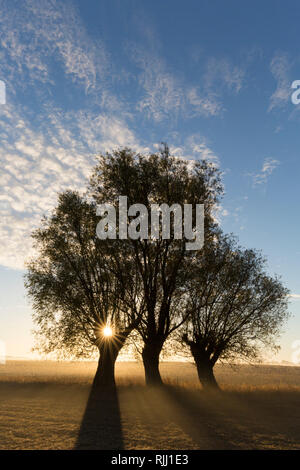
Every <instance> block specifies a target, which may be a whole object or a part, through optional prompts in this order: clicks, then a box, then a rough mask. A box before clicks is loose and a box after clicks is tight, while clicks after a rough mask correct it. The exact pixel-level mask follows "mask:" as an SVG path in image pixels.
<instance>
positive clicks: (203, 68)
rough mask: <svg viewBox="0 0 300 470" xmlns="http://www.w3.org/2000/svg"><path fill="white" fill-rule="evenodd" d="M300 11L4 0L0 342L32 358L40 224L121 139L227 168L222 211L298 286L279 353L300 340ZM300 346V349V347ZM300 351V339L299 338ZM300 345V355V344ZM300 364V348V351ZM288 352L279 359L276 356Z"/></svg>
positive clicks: (292, 5)
mask: <svg viewBox="0 0 300 470" xmlns="http://www.w3.org/2000/svg"><path fill="white" fill-rule="evenodd" d="M299 14H300V5H298V4H297V2H295V1H276V0H273V1H272V2H260V1H256V0H255V1H252V2H248V3H246V2H240V1H238V0H235V1H232V0H227V1H226V2H224V1H223V0H218V1H216V0H209V1H206V0H201V1H199V0H189V1H187V2H183V1H179V0H164V1H160V2H159V1H151V2H150V1H146V0H102V1H99V0H98V1H96V0H85V1H83V0H77V1H76V0H73V1H68V0H64V1H63V2H62V1H55V0H38V1H37V0H24V1H22V2H20V1H15V0H8V1H6V0H0V31H1V37H0V80H2V82H4V83H5V87H6V103H5V104H0V162H1V166H0V342H2V343H0V346H1V344H2V346H3V345H5V346H6V353H7V355H9V356H26V357H30V349H31V347H32V345H33V339H32V334H31V330H32V328H33V326H32V323H31V312H32V310H31V306H30V303H29V301H28V299H26V293H25V289H24V286H23V275H24V272H25V271H24V262H25V261H26V259H28V257H29V256H30V254H31V253H32V247H31V238H30V233H31V231H32V229H33V228H34V227H36V226H38V225H39V221H40V219H41V217H42V215H44V214H45V215H47V214H49V213H50V211H51V209H52V208H53V207H54V206H55V204H56V200H57V193H58V192H59V191H61V190H64V189H66V188H72V189H78V190H80V191H82V190H84V188H85V186H86V183H87V180H88V177H89V174H90V171H91V168H92V166H93V165H94V163H95V157H96V155H97V154H99V153H100V152H105V151H110V150H113V149H115V148H118V147H120V146H128V147H131V148H133V149H134V150H135V151H140V152H145V153H147V152H150V151H156V150H157V149H158V148H159V145H160V143H161V142H167V143H168V144H169V146H170V149H171V152H172V153H173V155H175V156H183V157H185V158H193V159H201V158H207V159H208V160H210V161H212V162H214V163H215V164H216V165H218V167H219V168H220V170H221V171H222V173H223V182H224V185H225V196H224V198H223V200H222V202H221V205H220V207H219V211H218V219H219V221H220V224H221V227H222V228H223V230H224V231H225V232H232V233H234V234H235V235H237V236H238V238H239V241H240V243H241V245H242V246H245V247H249V248H257V249H260V250H262V252H263V254H264V255H265V256H266V257H267V260H268V272H269V273H270V274H274V273H276V274H278V275H280V276H281V278H282V281H283V283H284V285H285V286H287V287H288V288H289V289H290V292H291V297H290V302H289V309H290V312H291V314H292V316H291V318H290V320H289V322H288V324H287V325H286V326H285V328H284V333H283V335H282V337H281V339H280V344H281V346H282V348H281V351H280V353H279V354H278V355H277V356H276V358H275V359H276V360H279V361H281V360H285V361H292V360H293V359H292V358H293V357H295V353H296V352H297V351H296V350H295V348H296V346H295V345H297V344H298V345H299V344H300V342H299V340H300V273H299V268H300V246H299V242H298V241H299V239H300V237H299V235H300V221H299V216H298V208H299V203H300V189H299V175H300V158H299V148H300V132H299V128H300V104H299V105H295V104H293V103H292V100H291V96H292V92H293V90H292V88H291V85H292V82H293V81H294V80H298V79H300V50H299V21H298V18H299ZM297 341H298V343H296V342H297ZM297 347H298V348H299V346H297ZM296 355H297V354H296ZM298 357H299V358H300V354H299V355H298ZM273 359H274V358H273Z"/></svg>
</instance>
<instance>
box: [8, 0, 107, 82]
mask: <svg viewBox="0 0 300 470" xmlns="http://www.w3.org/2000/svg"><path fill="white" fill-rule="evenodd" d="M13 3H14V0H11V1H9V2H7V1H5V0H1V2H0V6H1V17H0V28H1V46H2V57H1V59H2V60H1V62H2V64H1V68H2V70H3V71H4V73H5V74H6V75H7V73H8V71H9V72H10V73H9V75H10V76H9V77H7V78H8V80H9V82H10V83H11V85H12V84H13V83H14V84H15V85H18V86H20V77H21V76H22V80H23V81H26V80H31V81H39V82H44V83H45V82H46V83H47V82H48V83H51V82H52V79H53V76H52V61H53V60H55V61H56V62H57V63H60V64H61V66H62V67H63V69H64V72H65V74H66V75H68V76H69V77H70V78H71V79H72V80H74V81H75V82H77V83H79V84H82V85H83V86H84V88H85V90H86V91H88V90H92V89H95V87H96V84H100V83H101V81H102V80H103V79H104V77H105V76H106V74H107V72H108V69H109V60H108V56H107V53H106V51H105V48H104V46H103V44H102V43H101V42H100V41H97V42H95V41H92V40H91V39H90V38H89V36H88V34H87V33H86V30H85V28H84V25H83V24H82V21H81V19H80V17H79V15H78V13H77V11H76V8H75V7H74V5H73V4H72V3H71V2H69V1H68V0H66V1H64V2H57V1H55V0H28V1H26V2H23V3H22V8H20V5H19V2H15V3H16V4H15V6H13V5H12V4H13ZM16 81H17V82H16ZM52 83H53V82H52Z"/></svg>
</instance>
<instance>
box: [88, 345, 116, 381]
mask: <svg viewBox="0 0 300 470" xmlns="http://www.w3.org/2000/svg"><path fill="white" fill-rule="evenodd" d="M99 353H100V357H99V361H98V367H97V371H96V375H95V378H94V382H93V385H94V386H97V387H98V386H100V387H115V362H116V359H117V357H118V353H119V349H117V348H116V347H115V346H114V345H113V344H112V343H111V342H108V343H106V342H104V344H103V345H101V347H100V348H99Z"/></svg>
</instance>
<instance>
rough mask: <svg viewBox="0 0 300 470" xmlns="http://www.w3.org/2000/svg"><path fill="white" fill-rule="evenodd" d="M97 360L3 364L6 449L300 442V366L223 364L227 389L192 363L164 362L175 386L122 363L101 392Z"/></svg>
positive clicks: (0, 398)
mask: <svg viewBox="0 0 300 470" xmlns="http://www.w3.org/2000/svg"><path fill="white" fill-rule="evenodd" d="M95 369H96V363H94V362H55V361H8V362H7V363H6V364H4V365H0V416H1V419H0V449H74V448H77V449H156V450H158V449H299V447H300V412H299V404H300V367H296V366H295V367H292V366H275V365H258V366H250V365H239V366H237V365H236V366H234V367H232V366H229V365H219V366H218V367H217V368H216V377H217V380H218V382H219V384H220V386H221V388H222V392H215V393H208V392H204V391H203V390H202V389H201V386H200V385H199V383H198V379H197V376H196V371H195V368H194V366H193V365H192V364H190V363H175V362H168V363H167V362H163V363H162V364H161V373H162V376H163V379H164V382H165V384H166V385H165V386H164V387H163V388H160V389H149V388H147V387H145V385H144V377H143V367H142V365H141V364H140V363H134V362H118V363H117V369H116V378H117V390H116V391H115V393H110V394H107V393H99V392H97V394H96V396H95V394H94V393H93V391H92V389H91V384H92V379H93V375H94V372H95Z"/></svg>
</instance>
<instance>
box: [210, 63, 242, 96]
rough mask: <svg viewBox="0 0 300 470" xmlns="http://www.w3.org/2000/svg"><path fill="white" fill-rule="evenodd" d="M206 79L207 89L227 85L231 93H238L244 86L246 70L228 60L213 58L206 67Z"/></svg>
mask: <svg viewBox="0 0 300 470" xmlns="http://www.w3.org/2000/svg"><path fill="white" fill-rule="evenodd" d="M204 79H205V84H206V87H207V88H214V87H216V85H217V86H220V85H221V84H225V85H226V87H227V88H228V90H229V91H234V92H235V93H238V92H239V91H240V90H241V89H242V87H243V85H244V79H245V69H244V68H243V67H241V66H237V65H233V64H232V63H231V62H230V61H229V60H228V59H224V58H221V59H216V58H214V57H213V58H211V59H210V60H209V61H208V63H207V65H206V72H205V77H204Z"/></svg>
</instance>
